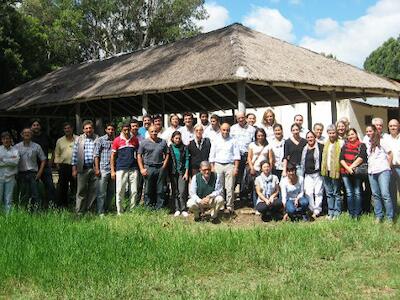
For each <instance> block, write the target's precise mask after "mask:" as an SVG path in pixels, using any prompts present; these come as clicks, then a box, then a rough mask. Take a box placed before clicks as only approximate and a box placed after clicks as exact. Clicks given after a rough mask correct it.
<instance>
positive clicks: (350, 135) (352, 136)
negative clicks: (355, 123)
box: [347, 128, 358, 143]
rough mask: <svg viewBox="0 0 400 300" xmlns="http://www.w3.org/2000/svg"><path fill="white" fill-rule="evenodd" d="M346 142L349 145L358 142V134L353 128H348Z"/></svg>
mask: <svg viewBox="0 0 400 300" xmlns="http://www.w3.org/2000/svg"><path fill="white" fill-rule="evenodd" d="M347 140H348V141H349V142H350V143H354V142H356V141H357V140H358V133H357V130H355V128H350V129H349V131H348V133H347Z"/></svg>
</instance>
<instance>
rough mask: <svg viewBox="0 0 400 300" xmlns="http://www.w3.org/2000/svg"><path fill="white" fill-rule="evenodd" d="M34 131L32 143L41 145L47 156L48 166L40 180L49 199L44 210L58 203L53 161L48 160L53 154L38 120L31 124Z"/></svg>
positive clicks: (45, 202)
mask: <svg viewBox="0 0 400 300" xmlns="http://www.w3.org/2000/svg"><path fill="white" fill-rule="evenodd" d="M31 130H32V134H33V135H32V142H34V143H36V144H39V145H40V147H42V150H43V153H44V155H45V156H46V165H45V168H44V171H43V174H42V177H41V178H40V179H41V180H42V182H43V184H44V186H45V189H46V192H47V197H45V198H44V199H43V200H44V201H43V203H42V205H43V208H48V206H49V203H50V202H51V203H53V204H55V201H56V189H55V187H54V183H53V174H52V168H51V161H49V160H48V156H49V152H51V149H52V148H51V145H50V138H49V137H48V136H47V135H46V134H45V133H44V132H42V126H41V124H40V122H39V121H38V120H35V121H33V122H32V124H31Z"/></svg>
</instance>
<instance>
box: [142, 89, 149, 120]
mask: <svg viewBox="0 0 400 300" xmlns="http://www.w3.org/2000/svg"><path fill="white" fill-rule="evenodd" d="M148 114H149V96H148V95H147V94H144V95H143V96H142V116H145V115H148Z"/></svg>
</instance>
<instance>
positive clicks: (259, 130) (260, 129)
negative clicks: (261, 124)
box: [254, 128, 268, 146]
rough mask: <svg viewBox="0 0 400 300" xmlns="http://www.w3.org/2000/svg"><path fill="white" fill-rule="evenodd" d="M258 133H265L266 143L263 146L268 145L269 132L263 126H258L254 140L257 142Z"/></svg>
mask: <svg viewBox="0 0 400 300" xmlns="http://www.w3.org/2000/svg"><path fill="white" fill-rule="evenodd" d="M258 133H262V134H263V135H264V144H263V146H265V145H267V144H268V141H267V134H266V133H265V130H264V129H263V128H257V129H256V132H255V133H254V142H255V143H256V142H257V134H258Z"/></svg>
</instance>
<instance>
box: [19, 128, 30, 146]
mask: <svg viewBox="0 0 400 300" xmlns="http://www.w3.org/2000/svg"><path fill="white" fill-rule="evenodd" d="M21 137H22V140H23V141H24V142H25V143H29V142H30V141H31V140H32V129H31V128H29V127H25V128H24V129H22V131H21Z"/></svg>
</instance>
